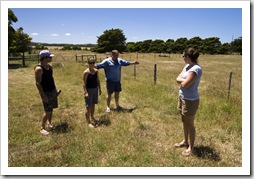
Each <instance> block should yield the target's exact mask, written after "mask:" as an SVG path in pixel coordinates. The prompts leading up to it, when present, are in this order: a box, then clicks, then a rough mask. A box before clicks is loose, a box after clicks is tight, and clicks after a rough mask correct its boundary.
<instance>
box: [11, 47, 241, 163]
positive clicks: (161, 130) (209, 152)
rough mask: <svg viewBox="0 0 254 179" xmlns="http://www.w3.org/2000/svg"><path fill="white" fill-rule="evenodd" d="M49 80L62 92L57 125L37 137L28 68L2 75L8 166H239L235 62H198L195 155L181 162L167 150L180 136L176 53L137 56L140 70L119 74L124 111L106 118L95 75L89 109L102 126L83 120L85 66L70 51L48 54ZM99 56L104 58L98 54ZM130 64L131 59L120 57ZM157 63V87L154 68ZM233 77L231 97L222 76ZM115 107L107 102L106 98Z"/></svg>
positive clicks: (37, 105)
mask: <svg viewBox="0 0 254 179" xmlns="http://www.w3.org/2000/svg"><path fill="white" fill-rule="evenodd" d="M54 53H55V54H56V57H55V59H54V63H61V64H63V66H62V65H56V66H55V68H54V76H55V82H56V85H57V87H58V89H61V90H62V94H61V95H60V96H59V108H58V109H56V110H55V111H54V115H53V122H54V123H55V124H56V125H59V126H60V125H62V128H59V130H55V131H53V132H52V133H51V134H50V135H49V136H42V135H41V134H40V133H39V127H40V123H41V116H42V113H43V108H42V104H41V100H40V98H39V94H38V91H37V89H36V87H35V81H34V74H33V73H34V71H33V67H34V66H35V65H36V63H35V62H30V64H28V67H26V68H18V69H9V71H8V75H9V79H8V92H9V96H8V100H9V101H8V102H9V106H8V109H9V119H8V120H9V121H8V124H9V125H8V129H9V130H8V133H9V138H8V140H9V146H8V147H9V153H8V161H9V163H8V165H9V166H10V167H23V166H49V167H52V166H56V167H59V166H68V167H70V166H73V167H83V166H88V167H115V166H119V167H126V166H128V167H140V166H149V167H160V166H162V167H181V166H186V167H188V166H189V167H197V166H198V167H228V166H232V167H240V166H242V114H241V111H242V106H241V104H242V102H241V99H242V98H241V97H242V91H241V82H242V76H241V74H242V73H241V72H242V68H241V63H242V62H241V60H242V59H241V56H233V55H232V56H200V65H201V66H202V68H203V77H202V80H201V84H200V88H199V90H200V96H201V104H200V109H199V111H198V113H197V117H196V120H195V121H196V130H197V137H196V143H195V149H196V153H195V154H194V155H193V156H191V157H187V158H185V157H182V156H181V155H180V154H181V152H182V149H175V148H174V147H173V144H174V143H175V142H179V141H180V140H181V139H182V137H183V131H182V123H181V120H180V116H179V113H178V111H177V109H176V104H177V94H178V88H179V86H178V85H177V84H176V82H175V78H176V76H177V75H178V74H179V72H180V71H181V70H182V68H183V66H184V63H183V61H182V59H181V55H179V54H177V55H171V56H170V58H169V57H158V55H156V58H155V59H154V54H150V55H148V54H139V56H138V60H139V61H140V65H137V66H136V72H137V76H136V79H134V76H133V75H134V67H133V66H129V67H123V68H122V87H123V91H122V93H121V95H120V104H121V105H122V106H123V107H125V108H128V109H132V108H135V109H133V110H132V111H131V112H130V111H129V112H127V111H126V112H117V111H113V112H112V113H111V114H109V115H107V114H105V105H106V88H105V80H104V72H103V70H100V71H99V72H100V80H101V84H102V90H103V94H102V95H101V96H100V98H99V104H98V105H97V106H96V112H95V114H96V118H97V119H99V120H100V121H101V122H102V123H101V125H100V126H99V127H98V128H95V129H90V128H88V127H87V125H86V122H85V114H84V111H85V106H84V101H83V89H82V83H81V80H82V73H83V70H84V69H85V68H86V65H85V64H84V63H81V62H76V61H75V58H72V57H73V56H75V52H64V53H62V52H60V51H55V52H54ZM101 56H105V54H103V55H101ZM120 57H123V58H125V59H131V60H135V58H136V54H123V56H120ZM155 63H156V64H157V70H158V71H157V82H156V85H155V84H154V81H153V80H154V79H153V67H154V64H155ZM231 71H233V78H232V87H231V93H230V99H229V100H227V95H228V93H227V92H228V91H227V89H228V78H229V73H230V72H231ZM111 104H112V106H113V107H114V100H112V103H111Z"/></svg>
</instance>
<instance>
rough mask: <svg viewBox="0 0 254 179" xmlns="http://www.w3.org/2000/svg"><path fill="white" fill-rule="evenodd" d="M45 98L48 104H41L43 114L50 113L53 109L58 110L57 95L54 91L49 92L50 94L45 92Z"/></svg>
mask: <svg viewBox="0 0 254 179" xmlns="http://www.w3.org/2000/svg"><path fill="white" fill-rule="evenodd" d="M45 94H46V96H47V97H48V99H49V102H48V103H45V102H43V101H42V103H43V107H44V111H45V112H51V111H53V109H54V108H58V101H57V93H56V91H51V92H45Z"/></svg>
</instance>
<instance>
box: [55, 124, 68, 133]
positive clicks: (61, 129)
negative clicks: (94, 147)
mask: <svg viewBox="0 0 254 179" xmlns="http://www.w3.org/2000/svg"><path fill="white" fill-rule="evenodd" d="M68 129H69V126H68V123H67V122H63V123H61V124H58V125H55V126H54V127H53V129H52V132H53V133H67V132H69V130H68Z"/></svg>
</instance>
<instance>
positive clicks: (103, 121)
mask: <svg viewBox="0 0 254 179" xmlns="http://www.w3.org/2000/svg"><path fill="white" fill-rule="evenodd" d="M110 124H111V122H110V120H109V115H106V114H105V115H103V116H101V117H100V119H98V120H96V122H95V126H96V127H99V126H101V125H104V126H109V125H110Z"/></svg>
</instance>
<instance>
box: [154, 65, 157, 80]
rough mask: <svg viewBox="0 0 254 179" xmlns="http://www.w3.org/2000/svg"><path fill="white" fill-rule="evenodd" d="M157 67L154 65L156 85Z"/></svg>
mask: <svg viewBox="0 0 254 179" xmlns="http://www.w3.org/2000/svg"><path fill="white" fill-rule="evenodd" d="M156 73H157V65H156V64H154V84H156V79H157V77H156V76H157V74H156Z"/></svg>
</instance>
